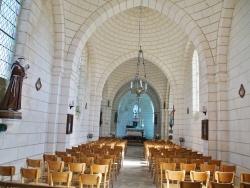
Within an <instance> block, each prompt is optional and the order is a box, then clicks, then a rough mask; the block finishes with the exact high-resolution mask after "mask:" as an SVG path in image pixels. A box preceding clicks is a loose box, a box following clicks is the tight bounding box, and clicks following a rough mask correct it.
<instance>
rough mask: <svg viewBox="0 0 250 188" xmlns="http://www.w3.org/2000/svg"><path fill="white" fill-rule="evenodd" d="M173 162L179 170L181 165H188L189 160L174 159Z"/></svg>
mask: <svg viewBox="0 0 250 188" xmlns="http://www.w3.org/2000/svg"><path fill="white" fill-rule="evenodd" d="M173 162H174V163H176V168H177V169H179V168H180V164H181V163H187V159H186V158H173Z"/></svg>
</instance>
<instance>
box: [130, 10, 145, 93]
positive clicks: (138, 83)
mask: <svg viewBox="0 0 250 188" xmlns="http://www.w3.org/2000/svg"><path fill="white" fill-rule="evenodd" d="M141 14H142V6H140V20H139V52H138V59H137V65H136V74H135V78H134V79H133V80H132V81H131V85H130V90H131V93H132V94H136V95H137V97H138V98H140V96H141V94H143V93H145V92H146V91H147V80H146V78H147V75H146V69H145V63H144V57H143V51H142V48H141ZM141 64H142V66H143V70H144V75H143V79H142V77H141V75H140V66H141Z"/></svg>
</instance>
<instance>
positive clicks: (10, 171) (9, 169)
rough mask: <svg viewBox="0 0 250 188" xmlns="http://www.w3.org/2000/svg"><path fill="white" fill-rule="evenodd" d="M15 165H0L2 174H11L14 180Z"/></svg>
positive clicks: (0, 174) (0, 173)
mask: <svg viewBox="0 0 250 188" xmlns="http://www.w3.org/2000/svg"><path fill="white" fill-rule="evenodd" d="M15 170H16V167H15V166H0V176H9V177H10V182H12V179H13V176H14V175H15Z"/></svg>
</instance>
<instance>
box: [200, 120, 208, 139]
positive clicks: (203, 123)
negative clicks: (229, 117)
mask: <svg viewBox="0 0 250 188" xmlns="http://www.w3.org/2000/svg"><path fill="white" fill-rule="evenodd" d="M201 139H203V140H208V119H204V120H201Z"/></svg>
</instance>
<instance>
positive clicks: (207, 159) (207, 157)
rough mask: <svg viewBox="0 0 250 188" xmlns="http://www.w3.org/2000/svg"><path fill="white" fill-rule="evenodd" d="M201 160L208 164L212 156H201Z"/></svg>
mask: <svg viewBox="0 0 250 188" xmlns="http://www.w3.org/2000/svg"><path fill="white" fill-rule="evenodd" d="M201 159H204V161H205V162H208V161H209V160H211V159H212V156H202V157H201Z"/></svg>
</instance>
